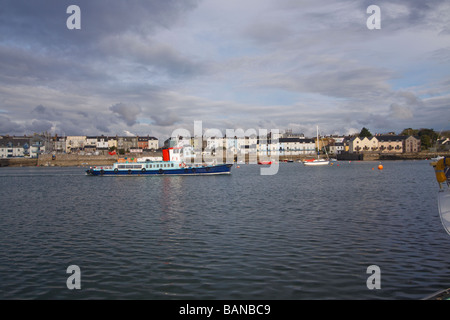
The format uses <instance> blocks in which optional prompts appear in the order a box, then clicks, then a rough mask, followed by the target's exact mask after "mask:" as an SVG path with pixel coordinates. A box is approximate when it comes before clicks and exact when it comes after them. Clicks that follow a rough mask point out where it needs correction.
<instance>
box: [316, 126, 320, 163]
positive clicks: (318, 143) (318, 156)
mask: <svg viewBox="0 0 450 320" xmlns="http://www.w3.org/2000/svg"><path fill="white" fill-rule="evenodd" d="M316 127H317V159H319V158H320V155H319V154H320V141H319V126H316Z"/></svg>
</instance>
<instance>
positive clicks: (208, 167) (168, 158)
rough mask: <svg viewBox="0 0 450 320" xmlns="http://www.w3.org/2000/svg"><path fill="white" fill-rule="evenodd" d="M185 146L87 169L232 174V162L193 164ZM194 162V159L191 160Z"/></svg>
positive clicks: (127, 172) (121, 172) (116, 172)
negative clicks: (161, 154) (158, 155)
mask: <svg viewBox="0 0 450 320" xmlns="http://www.w3.org/2000/svg"><path fill="white" fill-rule="evenodd" d="M185 158H186V157H185V155H184V152H183V148H179V147H175V148H168V149H163V157H162V158H159V159H158V158H152V157H147V158H130V159H128V158H124V159H119V160H118V161H117V162H116V163H114V164H113V165H112V166H96V167H90V168H89V169H88V170H86V174H87V175H89V176H106V175H112V176H124V175H125V176H128V175H215V174H230V173H231V167H232V164H226V163H224V164H204V163H202V164H191V163H187V162H186V161H185ZM191 162H192V161H191Z"/></svg>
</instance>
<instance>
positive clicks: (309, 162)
mask: <svg viewBox="0 0 450 320" xmlns="http://www.w3.org/2000/svg"><path fill="white" fill-rule="evenodd" d="M319 145H320V141H319V126H317V159H313V160H305V161H303V164H304V165H305V166H327V165H329V164H330V161H329V160H328V159H321V158H320V155H319V153H320V152H319Z"/></svg>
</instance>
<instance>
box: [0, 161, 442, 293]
mask: <svg viewBox="0 0 450 320" xmlns="http://www.w3.org/2000/svg"><path fill="white" fill-rule="evenodd" d="M377 166H378V162H339V163H336V164H334V165H333V166H330V167H304V166H303V165H301V164H299V163H282V164H280V169H279V172H278V174H276V175H273V176H262V175H260V174H259V173H260V171H259V170H260V168H261V167H260V166H257V165H245V164H243V165H240V168H237V167H234V168H233V169H232V174H231V175H229V176H207V177H205V176H190V177H189V176H184V177H183V176H181V177H180V176H156V177H88V176H85V175H84V169H83V168H56V167H53V168H1V169H0V188H1V192H0V200H1V201H0V241H1V253H0V279H1V280H0V298H2V299H116V298H120V299H421V298H423V297H425V296H427V295H429V294H431V293H433V292H435V291H438V290H440V289H444V288H448V287H450V270H449V268H448V266H449V265H450V255H449V246H450V237H449V236H448V235H447V234H446V232H445V231H444V229H443V227H442V225H441V222H440V219H439V216H438V211H437V200H436V193H437V190H438V186H437V183H436V180H435V178H434V171H433V169H432V167H430V165H429V162H428V161H398V162H396V161H385V162H383V166H384V169H383V170H382V171H380V170H378V169H377ZM70 265H77V266H79V267H80V269H81V290H69V289H68V288H67V286H66V280H67V278H68V277H69V276H70V274H67V273H66V269H67V267H68V266H70ZM370 265H377V266H379V267H380V270H381V278H380V280H381V289H379V290H369V289H368V288H367V285H366V281H367V278H368V277H369V276H370V274H368V273H367V267H368V266H370Z"/></svg>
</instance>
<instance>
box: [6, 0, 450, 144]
mask: <svg viewBox="0 0 450 320" xmlns="http://www.w3.org/2000/svg"><path fill="white" fill-rule="evenodd" d="M70 5H77V6H78V7H79V8H80V20H79V23H80V29H69V28H68V27H67V21H68V20H69V21H73V20H72V18H73V16H72V14H73V12H72V11H69V13H67V8H68V7H69V6H70ZM370 5H377V6H378V7H379V8H380V27H381V28H380V29H369V28H368V27H367V23H366V22H367V20H368V19H369V18H370V17H371V15H372V12H370V13H367V8H368V7H369V6H370ZM449 106H450V1H445V0H431V1H423V0H421V1H416V0H411V1H408V0H400V1H399V0H397V1H385V0H370V1H361V0H343V1H330V0H321V1H313V0H304V1H303V0H240V1H236V0H227V1H219V0H179V1H175V0H165V1H160V0H155V1H154V0H142V1H138V0H115V1H105V0H103V1H100V0H82V1H77V0H70V1H66V0H33V1H25V0H0V134H10V135H23V134H32V133H34V132H36V133H41V132H50V133H52V134H58V135H102V134H103V135H150V136H155V137H157V138H159V139H160V140H164V139H166V138H167V137H169V136H171V134H172V133H173V132H174V131H175V130H177V129H186V130H189V131H190V132H192V133H193V130H194V121H201V124H202V128H203V130H207V129H219V130H220V131H221V132H223V133H225V132H226V130H227V129H234V130H237V129H243V130H244V131H246V130H255V131H258V130H268V131H270V130H274V129H278V130H280V131H283V130H286V129H289V130H292V131H293V132H295V133H304V134H305V135H306V136H315V132H316V126H319V130H320V132H321V134H324V135H329V134H339V135H345V134H352V133H357V132H359V131H360V130H361V128H362V127H366V128H368V129H369V130H370V131H371V132H372V133H373V134H375V133H386V132H390V131H394V132H397V133H400V132H401V131H402V130H403V129H405V128H409V127H411V128H416V129H418V128H432V129H434V130H436V131H441V130H449V129H450V112H449V111H450V108H449Z"/></svg>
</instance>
